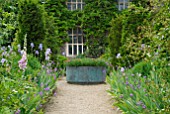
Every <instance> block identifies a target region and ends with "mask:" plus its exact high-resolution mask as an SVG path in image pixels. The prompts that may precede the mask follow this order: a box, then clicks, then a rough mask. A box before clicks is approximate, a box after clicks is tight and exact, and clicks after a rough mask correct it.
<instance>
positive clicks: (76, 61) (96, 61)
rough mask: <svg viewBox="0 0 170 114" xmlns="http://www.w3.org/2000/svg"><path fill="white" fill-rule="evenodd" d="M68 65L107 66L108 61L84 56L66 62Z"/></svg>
mask: <svg viewBox="0 0 170 114" xmlns="http://www.w3.org/2000/svg"><path fill="white" fill-rule="evenodd" d="M66 66H106V63H105V62H104V61H103V60H100V59H91V58H82V59H72V60H70V61H68V62H66Z"/></svg>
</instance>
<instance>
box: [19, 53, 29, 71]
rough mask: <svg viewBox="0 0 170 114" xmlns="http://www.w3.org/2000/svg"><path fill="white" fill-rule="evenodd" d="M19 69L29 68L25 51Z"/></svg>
mask: <svg viewBox="0 0 170 114" xmlns="http://www.w3.org/2000/svg"><path fill="white" fill-rule="evenodd" d="M18 64H19V68H20V69H22V70H24V69H25V68H26V67H27V54H26V52H25V51H24V52H23V55H22V58H21V60H19V61H18Z"/></svg>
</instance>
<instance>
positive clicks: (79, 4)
mask: <svg viewBox="0 0 170 114" xmlns="http://www.w3.org/2000/svg"><path fill="white" fill-rule="evenodd" d="M66 5H67V8H68V10H70V11H74V10H83V8H84V6H85V2H84V0H68V1H67V2H66ZM128 5H129V0H117V8H118V9H119V10H123V9H126V8H127V7H128ZM68 37H69V41H68V42H67V43H66V44H65V49H64V50H65V51H64V55H65V56H66V57H76V56H77V55H79V54H83V53H84V52H85V50H86V47H85V45H84V44H85V38H84V34H83V30H82V29H81V28H80V27H77V28H74V29H71V30H69V31H68Z"/></svg>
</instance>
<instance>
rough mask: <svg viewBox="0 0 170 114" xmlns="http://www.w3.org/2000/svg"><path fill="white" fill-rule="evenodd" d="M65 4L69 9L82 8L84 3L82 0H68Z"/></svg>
mask: <svg viewBox="0 0 170 114" xmlns="http://www.w3.org/2000/svg"><path fill="white" fill-rule="evenodd" d="M66 4H67V8H68V9H69V10H71V11H74V10H77V9H79V10H82V9H83V7H84V5H85V3H84V2H83V0H68V1H67V3H66Z"/></svg>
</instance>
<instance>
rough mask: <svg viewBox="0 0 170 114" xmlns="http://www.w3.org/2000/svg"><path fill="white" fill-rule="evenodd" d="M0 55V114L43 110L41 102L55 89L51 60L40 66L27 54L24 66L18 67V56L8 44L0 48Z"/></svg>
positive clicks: (30, 112)
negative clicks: (25, 66)
mask: <svg viewBox="0 0 170 114" xmlns="http://www.w3.org/2000/svg"><path fill="white" fill-rule="evenodd" d="M0 54H1V55H2V56H1V57H0V60H1V62H0V74H1V75H0V77H1V78H0V91H1V93H0V102H1V104H0V113H3V114H7V113H8V114H14V113H19V112H20V113H22V114H32V113H36V112H40V113H42V110H41V108H42V104H44V103H45V102H46V100H47V97H49V96H50V95H51V94H52V92H53V91H54V89H55V82H56V79H57V77H58V73H57V72H56V70H54V69H53V68H52V67H51V63H48V65H47V64H46V65H44V67H42V66H41V63H40V62H39V61H38V59H37V58H35V57H34V56H32V55H27V59H28V63H27V68H26V69H25V70H22V69H20V68H19V67H18V61H19V59H20V58H21V55H20V53H16V52H14V51H13V48H11V47H8V48H5V47H3V48H1V50H0Z"/></svg>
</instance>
